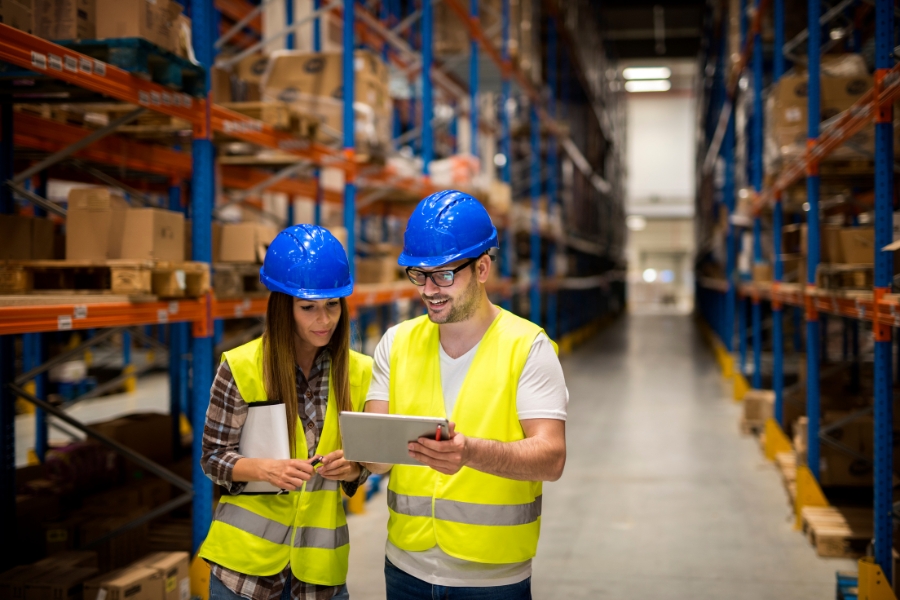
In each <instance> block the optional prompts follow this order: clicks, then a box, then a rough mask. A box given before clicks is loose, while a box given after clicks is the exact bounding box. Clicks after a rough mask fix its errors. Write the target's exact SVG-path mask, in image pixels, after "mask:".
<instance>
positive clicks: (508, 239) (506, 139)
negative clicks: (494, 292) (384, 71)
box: [500, 0, 515, 310]
mask: <svg viewBox="0 0 900 600" xmlns="http://www.w3.org/2000/svg"><path fill="white" fill-rule="evenodd" d="M502 1H503V7H502V14H501V28H502V36H503V43H502V45H501V49H500V52H501V54H500V56H501V58H502V59H503V63H504V64H509V2H510V0H502ZM501 76H502V80H501V83H500V154H501V155H502V156H503V166H502V167H500V180H501V181H503V183H505V184H506V185H512V170H511V168H512V152H511V144H510V126H509V118H510V115H509V102H510V82H509V70H508V69H503V72H502V75H501ZM513 238H514V234H513V232H512V227H507V228H506V230H505V231H504V232H503V235H502V237H501V239H500V253H501V259H500V275H501V277H503V278H504V279H508V278H510V277H511V276H512V264H513V258H514V252H515V240H514V239H513ZM500 304H501V306H503V308H504V309H506V310H511V309H512V300H511V299H509V298H504V299H503V301H502V302H501V303H500Z"/></svg>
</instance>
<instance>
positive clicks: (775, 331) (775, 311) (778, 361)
mask: <svg viewBox="0 0 900 600" xmlns="http://www.w3.org/2000/svg"><path fill="white" fill-rule="evenodd" d="M772 17H773V18H772V20H773V24H774V29H775V59H774V61H773V64H772V71H773V72H772V80H773V85H774V84H776V83H777V82H778V80H779V79H781V76H782V75H784V51H783V48H784V0H775V5H774V7H773V10H772ZM783 226H784V207H783V205H782V203H781V196H780V195H779V196H778V197H777V198H775V206H774V207H773V208H772V230H773V231H772V246H773V247H772V252H773V256H774V259H775V267H774V269H773V276H772V279H773V280H774V282H775V285H776V286H778V285H780V284H781V280H782V279H783V277H784V264H783V263H782V261H781V230H782V227H783ZM772 389H773V390H774V391H775V407H774V412H775V420H776V421H778V424H779V425H780V426H781V427H782V428H784V311H783V310H782V305H781V301H779V300H777V299H774V298H773V299H772Z"/></svg>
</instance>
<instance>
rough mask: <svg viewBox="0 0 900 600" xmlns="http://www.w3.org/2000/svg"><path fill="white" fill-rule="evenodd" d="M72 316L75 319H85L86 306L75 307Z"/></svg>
mask: <svg viewBox="0 0 900 600" xmlns="http://www.w3.org/2000/svg"><path fill="white" fill-rule="evenodd" d="M72 316H74V317H75V318H76V319H87V306H84V305H81V306H76V307H75V310H73V311H72Z"/></svg>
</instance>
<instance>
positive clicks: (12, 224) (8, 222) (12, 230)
mask: <svg viewBox="0 0 900 600" xmlns="http://www.w3.org/2000/svg"><path fill="white" fill-rule="evenodd" d="M30 221H31V219H30V218H29V217H20V216H18V215H0V259H9V260H28V259H29V258H31V252H32V240H33V237H32V233H33V230H32V227H31V223H30Z"/></svg>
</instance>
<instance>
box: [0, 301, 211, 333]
mask: <svg viewBox="0 0 900 600" xmlns="http://www.w3.org/2000/svg"><path fill="white" fill-rule="evenodd" d="M0 300H2V297H0ZM205 314H206V304H205V301H204V300H202V299H194V300H178V301H172V302H141V303H129V302H110V303H103V304H81V305H78V304H59V305H48V306H3V307H0V335H10V334H17V333H38V332H44V331H66V330H71V329H94V328H102V327H119V326H123V325H153V324H158V323H175V322H181V323H184V322H198V321H202V320H203V317H204V315H205Z"/></svg>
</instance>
